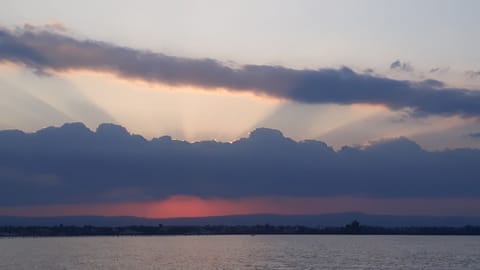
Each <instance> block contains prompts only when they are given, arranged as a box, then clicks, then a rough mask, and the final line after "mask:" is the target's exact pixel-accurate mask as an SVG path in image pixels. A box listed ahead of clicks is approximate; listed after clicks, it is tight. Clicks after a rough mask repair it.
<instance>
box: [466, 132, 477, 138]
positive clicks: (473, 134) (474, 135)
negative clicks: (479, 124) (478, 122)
mask: <svg viewBox="0 0 480 270" xmlns="http://www.w3.org/2000/svg"><path fill="white" fill-rule="evenodd" d="M468 136H470V137H471V138H474V139H480V132H474V133H470V134H468Z"/></svg>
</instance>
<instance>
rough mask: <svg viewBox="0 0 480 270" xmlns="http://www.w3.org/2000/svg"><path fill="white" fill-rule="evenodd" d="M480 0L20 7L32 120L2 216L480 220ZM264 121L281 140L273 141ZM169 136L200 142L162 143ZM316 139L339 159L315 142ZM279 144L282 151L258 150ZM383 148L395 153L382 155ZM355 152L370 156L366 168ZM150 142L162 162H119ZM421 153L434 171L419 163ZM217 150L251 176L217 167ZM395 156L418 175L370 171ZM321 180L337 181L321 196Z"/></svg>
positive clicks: (13, 82)
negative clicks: (315, 147)
mask: <svg viewBox="0 0 480 270" xmlns="http://www.w3.org/2000/svg"><path fill="white" fill-rule="evenodd" d="M479 8H480V3H479V2H478V1H474V0H471V1H469V0H462V1H453V0H452V1H446V0H440V1H433V0H425V1H410V0H408V1H374V0H365V1H353V0H351V1H306V0H298V1H268V0H262V1H216V0H212V1H148V0H142V1H122V3H119V2H118V1H113V0H104V1H93V0H92V1H90V0H85V1H81V2H71V1H68V2H67V1H60V0H56V1H54V0H47V1H27V0H15V1H10V0H5V1H2V9H0V96H1V99H0V130H21V131H23V132H22V133H12V132H11V131H8V132H7V131H5V132H1V133H0V147H3V148H2V149H3V154H2V155H1V157H0V158H1V160H2V162H3V165H0V176H1V175H3V176H2V177H1V178H2V179H3V181H4V182H5V183H4V184H5V185H6V186H8V187H10V188H11V190H9V191H4V192H7V194H5V195H4V196H3V197H4V198H6V199H4V200H2V201H1V202H0V214H2V213H3V214H8V215H15V214H18V215H32V214H35V213H36V214H40V215H52V214H56V215H58V214H62V215H68V214H89V213H90V214H91V213H94V214H108V213H118V214H119V215H120V214H129V215H130V214H132V213H142V215H143V216H149V217H168V216H198V215H215V214H239V213H240V214H244V213H262V212H274V213H286V214H287V213H288V214H291V213H326V212H341V211H363V212H369V213H378V214H419V215H420V214H421V215H429V214H430V215H442V214H444V215H455V214H458V213H461V214H464V215H480V210H479V209H478V207H476V205H478V200H479V194H477V193H475V192H473V193H472V192H469V191H470V190H471V189H472V188H476V187H477V186H478V185H479V184H478V183H477V182H478V181H476V180H475V179H480V173H479V171H478V170H476V169H475V166H473V165H472V164H475V162H480V159H479V154H478V151H479V150H478V148H479V146H480V121H479V116H480V64H479V63H480V55H479V54H478V48H479V47H480V35H479V30H478V27H477V26H478V25H479V23H480V21H479V20H480V19H479V18H478V16H477V14H476V11H477V10H479ZM66 123H83V124H84V126H83V125H80V124H74V125H73V128H72V125H68V124H67V125H65V124H66ZM102 123H112V124H115V125H102ZM52 126H53V127H56V128H53V129H52V128H47V127H52ZM101 127H102V128H101ZM105 127H106V130H107V131H108V132H107V133H106V134H107V135H105V134H104V132H105ZM262 128H267V129H262ZM72 130H73V133H71V132H72ZM256 131H259V132H260V134H263V135H262V136H263V137H262V136H260V137H262V138H263V139H265V138H266V139H265V140H264V141H262V140H261V142H260V143H258V142H256V141H255V138H257V137H256V136H254V135H255V134H257V135H258V134H259V133H258V132H256ZM24 132H25V133H24ZM99 132H100V133H99ZM102 132H103V133H102ZM109 132H113V133H109ZM276 132H280V134H281V136H280V135H279V134H278V133H276ZM77 133H82V134H84V137H81V138H82V139H81V142H77V140H78V139H79V137H78V136H80V135H78V134H77ZM85 134H86V135H85ZM102 134H104V135H102ZM119 134H120V135H119ZM134 134H136V135H139V136H141V137H142V140H141V143H139V142H137V143H138V144H136V143H135V140H137V139H138V138H140V137H138V136H136V135H134ZM252 134H254V135H252ZM165 135H168V136H171V137H170V138H171V140H170V141H169V143H170V144H172V145H177V144H175V143H184V144H185V145H184V146H183V147H184V148H181V147H180V148H177V146H175V147H173V146H171V145H170V146H169V144H167V145H163V146H161V147H160V146H158V145H157V143H158V142H157V141H156V139H155V138H160V137H162V136H165ZM45 136H46V137H45ZM102 136H107V137H108V138H110V140H111V141H113V142H117V143H118V144H119V145H117V147H118V148H120V149H123V147H124V146H120V145H123V144H126V145H127V146H128V147H127V148H128V149H123V150H119V155H124V157H116V158H112V156H111V155H113V156H115V151H114V150H112V149H110V148H106V149H103V151H104V152H96V151H94V149H96V148H97V147H100V145H101V144H102V139H101V138H104V137H102ZM118 136H120V137H122V136H123V137H122V138H124V140H121V139H119V138H118ZM164 138H165V137H164ZM104 139H105V138H104ZM257 139H258V138H257ZM138 140H140V139H138ZM271 140H272V141H271ZM311 140H314V141H315V142H318V143H320V142H321V144H322V145H323V144H325V145H326V146H325V147H327V146H328V149H330V150H329V151H327V152H328V153H327V152H325V153H324V152H321V151H324V149H323V148H321V147H320V148H321V149H320V150H319V151H320V152H321V153H319V155H327V156H322V157H318V156H315V155H314V156H313V158H312V156H311V155H313V154H312V153H310V152H308V151H305V150H303V148H302V147H303V146H304V145H305V142H310V141H311ZM59 141H62V143H58V145H57V144H56V143H55V142H59ZM201 142H203V143H201ZM206 142H210V143H206ZM287 142H288V143H287ZM76 143H78V144H79V145H83V146H84V147H85V149H89V150H88V151H86V152H82V151H80V150H81V149H79V148H71V147H70V146H69V145H70V144H76ZM285 144H287V145H288V144H292V145H295V146H291V147H293V148H292V149H290V148H288V147H287V148H285V149H284V148H282V147H284V146H285ZM392 144H393V145H397V144H399V145H401V146H402V147H403V146H405V147H407V148H408V150H409V151H411V152H408V151H407V152H404V151H402V149H401V148H402V147H400V148H397V147H393V149H391V148H388V147H387V146H389V145H392ZM24 145H31V148H27V149H25V147H24ZM39 145H41V146H39ZM197 145H201V147H200V148H201V149H200V150H199V149H197V148H198V147H197ZM238 145H240V146H238ZM265 145H269V146H268V147H273V149H274V150H275V151H273V150H272V151H273V152H272V155H271V156H266V157H263V158H261V159H260V160H256V159H255V157H256V156H257V154H259V153H261V150H262V147H266V146H265ZM378 145H381V146H384V147H385V149H383V148H382V147H380V148H382V149H381V150H382V151H380V152H381V153H380V156H382V157H383V158H384V159H385V160H387V161H388V162H387V163H383V161H384V160H381V159H380V160H379V159H378V157H376V156H375V157H372V156H371V155H370V152H369V149H370V150H371V149H373V148H375V146H378ZM412 145H413V146H412ZM62 147H63V148H62ZM125 147H126V146H125ZM162 147H166V148H162ZM172 147H173V148H172ZM251 147H253V148H254V149H251ZM147 148H148V149H147ZM257 148H258V149H257ZM297 148H298V149H297ZM62 149H66V150H65V151H67V150H68V151H70V152H68V153H65V151H62ZM100 149H102V148H101V147H100ZM153 149H156V150H157V151H167V152H172V153H171V157H172V158H173V161H172V160H169V159H168V155H164V153H163V152H162V154H159V153H155V151H154V150H153ZM218 149H222V150H218ZM322 149H323V150H322ZM349 149H353V150H352V151H353V152H355V153H357V151H358V153H360V154H359V155H365V159H367V160H369V161H370V162H368V163H367V164H364V166H365V168H366V169H365V170H361V169H359V168H357V167H355V166H354V165H355V162H354V157H353V156H351V155H356V154H352V152H349V151H348V150H349ZM217 150H218V151H220V152H221V153H220V154H219V153H217V152H216V151H217ZM132 151H133V152H134V153H137V154H138V155H139V156H138V159H139V160H143V161H144V162H145V164H148V166H147V165H145V166H146V168H143V167H142V165H140V164H136V163H135V164H134V165H132V169H131V170H132V171H133V172H135V173H136V174H134V173H132V174H128V173H126V172H124V171H122V170H118V171H117V170H116V168H117V166H120V165H121V164H124V165H125V162H126V161H125V160H129V162H133V161H130V159H129V158H130V157H131V156H132V155H133V154H132ZM276 151H278V153H277V152H276ZM247 152H248V153H250V154H252V153H253V154H255V155H254V156H253V157H246V156H243V155H245V153H247ZM7 153H8V154H7ZM212 153H213V154H212ZM279 153H280V154H279ZM322 153H323V154H322ZM419 153H420V155H421V156H424V157H425V159H426V161H418V164H420V165H422V166H420V165H418V164H417V165H414V164H413V165H412V164H410V163H409V160H411V159H412V158H411V157H410V156H409V155H413V156H415V155H418V154H419ZM277 154H279V155H280V158H279V157H278V156H277ZM212 155H213V156H212ZM217 155H220V156H221V157H223V158H225V159H226V162H227V163H228V166H227V168H229V169H230V170H231V172H232V171H235V172H237V176H236V177H232V176H231V175H230V174H229V173H228V171H222V170H220V172H219V171H218V169H217V168H216V167H215V166H211V165H210V164H203V163H202V162H200V161H201V160H203V159H204V160H207V161H210V162H220V161H221V160H222V159H221V158H220V156H217ZM151 156H155V157H157V158H159V159H160V160H164V161H165V162H167V161H168V162H173V163H174V164H173V165H172V166H177V167H178V168H183V169H182V170H185V171H187V172H188V171H191V172H197V173H198V175H196V176H195V177H194V175H193V173H190V174H188V173H186V174H184V175H183V174H180V175H178V174H176V173H175V172H171V171H169V170H167V168H168V167H165V168H164V166H165V165H164V164H156V163H153V164H150V161H149V157H151ZM200 157H204V158H203V159H202V158H200ZM293 157H296V158H297V159H298V162H297V161H294V160H293ZM63 158H67V161H68V162H69V163H68V164H62V162H60V161H61V160H63ZM238 159H240V160H238ZM252 159H253V160H255V161H256V162H257V163H258V164H263V165H264V166H265V168H264V169H259V168H256V169H258V170H260V171H259V173H260V176H259V175H255V174H249V173H250V171H253V172H255V168H252V167H249V166H254V165H253V164H251V160H252ZM277 159H279V160H277ZM390 159H391V160H390ZM43 160H47V161H45V162H43ZM92 160H96V161H97V162H100V163H105V164H106V167H105V168H98V167H96V166H93V165H94V164H95V163H92ZM352 160H353V161H352ZM274 161H275V162H277V163H278V164H283V165H284V166H287V167H288V168H290V167H291V168H292V169H291V171H292V172H288V171H284V170H283V169H282V170H278V169H277V168H276V167H275V166H273V165H272V164H277V163H275V162H274ZM313 161H315V162H319V163H322V164H323V162H327V163H329V162H330V163H332V164H335V165H334V168H337V170H331V171H328V170H327V169H328V168H327V167H325V170H327V172H326V173H327V175H328V176H325V175H324V173H325V172H323V171H322V170H319V169H318V168H324V166H325V165H324V164H323V165H318V164H317V165H315V164H311V163H312V162H313ZM168 162H167V163H168ZM389 162H390V163H389ZM422 162H425V164H424V163H422ZM197 163H201V164H203V165H204V166H205V167H204V168H198V166H197ZM297 163H298V164H297ZM457 163H460V165H458V164H457ZM168 164H169V163H168ZM302 164H303V165H302ZM91 166H93V167H91ZM352 166H353V167H352ZM354 167H355V168H354ZM65 168H70V169H72V170H74V171H76V172H78V173H77V174H74V175H72V174H70V173H68V172H66V169H65ZM82 168H83V169H82ZM142 168H143V169H144V170H146V171H147V172H149V174H150V175H154V176H155V177H150V176H148V175H146V174H145V173H142V172H144V170H143V169H142ZM155 168H159V170H161V169H162V168H164V169H165V170H167V171H166V172H165V173H164V174H162V173H159V172H157V169H155ZM339 168H346V169H344V170H346V171H347V172H348V171H351V172H354V171H355V172H357V173H358V175H357V176H353V174H351V175H348V173H345V172H344V170H341V169H339ZM384 168H390V169H392V170H393V171H398V172H403V169H404V168H407V169H406V170H405V173H404V174H402V173H400V174H399V175H400V176H401V177H400V176H399V177H397V176H395V177H393V176H391V175H387V174H385V175H384V174H382V173H379V175H381V177H378V176H372V175H371V174H370V173H369V172H368V171H377V170H381V171H383V170H386V169H384ZM246 170H248V171H249V173H246V172H245V171H246ZM357 170H360V171H357ZM293 172H295V173H293ZM125 175H127V176H128V177H127V176H125ZM458 175H460V176H458ZM147 176H148V177H147ZM86 178H88V180H87V179H86ZM217 178H218V179H217ZM350 178H355V179H357V180H358V181H360V182H361V183H363V185H360V184H359V185H357V184H352V183H350V181H352V180H351V179H350ZM453 178H455V179H453ZM92 179H94V180H92ZM115 179H117V180H118V179H122V180H121V181H120V180H118V181H120V182H115V181H114V180H115ZM245 179H255V181H259V182H261V183H263V187H262V188H259V187H256V186H255V185H252V184H251V183H250V184H249V181H246V180H245ZM372 179H373V180H372ZM37 180H38V181H37ZM220 180H221V181H223V182H222V184H221V185H220V184H218V183H217V182H218V181H220ZM454 180H455V181H457V182H455V181H454ZM0 181H1V180H0ZM32 181H33V182H34V183H30V182H32ZM182 181H183V182H182ZM275 181H280V182H281V183H282V184H281V185H278V186H280V187H283V189H279V188H275V187H276V186H277V185H276V184H275V183H276V182H275ZM372 181H373V182H372ZM381 181H386V182H388V183H396V184H392V187H396V188H397V189H398V190H403V191H404V192H403V193H402V192H400V193H399V194H393V193H391V190H388V189H386V188H385V187H384V185H385V184H382V183H381ZM412 181H413V182H412ZM415 181H417V182H419V183H421V184H420V187H421V188H419V189H418V190H417V189H416V188H418V187H416V185H415V184H414V183H416V182H415ZM435 181H439V182H440V183H441V184H438V183H437V182H435ZM177 182H182V183H183V185H176V183H177ZM239 182H240V183H244V184H243V185H240V184H238V183H239ZM214 183H216V184H214ZM338 183H343V185H346V186H338ZM36 185H40V187H38V186H36ZM49 185H50V186H49ZM82 185H85V186H86V187H88V188H85V190H84V189H83V188H81V187H82ZM311 185H313V186H317V185H319V186H318V188H320V186H322V185H324V186H322V188H321V189H322V190H323V191H322V192H313V193H309V192H307V191H309V190H310V188H311ZM450 185H454V186H455V188H451V187H450ZM293 186H295V187H296V188H292V187H293ZM427 186H430V187H431V188H430V189H428V188H426V187H427ZM233 187H235V189H234V188H233ZM349 187H351V188H349ZM409 187H411V188H412V189H415V190H417V191H418V192H410V191H409ZM232 189H233V190H234V191H236V192H233V191H231V190H232ZM4 190H5V189H4ZM36 190H41V192H39V191H36ZM119 190H120V191H119ZM152 190H153V191H155V190H168V192H160V191H159V192H153V191H152ZM87 191H88V192H87ZM151 191H152V192H151ZM287 191H291V192H287ZM294 191H295V192H294ZM447 191H448V192H447ZM8 194H17V195H15V196H7V195H8ZM18 194H28V196H25V197H22V196H19V195H18ZM62 194H67V195H68V196H66V195H65V196H64V195H62ZM109 194H110V195H109ZM112 194H117V195H115V196H113V195H112ZM90 195H91V196H92V197H89V196H90ZM112 196H113V197H115V198H111V197H112ZM7 198H10V199H7ZM49 198H50V199H51V200H48V199H49ZM87 198H88V199H87ZM105 198H110V199H105ZM379 204H380V205H382V207H379V206H378V205H379ZM172 205H183V207H182V208H181V209H180V208H175V207H174V206H172ZM219 205H220V206H219ZM222 205H223V206H222ZM309 205H315V206H318V207H313V208H312V207H309ZM419 205H422V207H419ZM35 209H36V210H35ZM39 209H40V210H39ZM113 209H115V210H113ZM132 209H134V210H132ZM135 209H137V210H135ZM138 209H143V210H142V211H140V210H138ZM145 209H146V210H145ZM172 209H176V210H172ZM192 209H193V210H192Z"/></svg>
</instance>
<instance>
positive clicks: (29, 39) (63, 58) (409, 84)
mask: <svg viewBox="0 0 480 270" xmlns="http://www.w3.org/2000/svg"><path fill="white" fill-rule="evenodd" d="M0 61H8V62H14V63H17V64H22V65H25V66H27V67H29V68H31V69H33V70H34V71H36V72H37V73H39V74H48V73H51V72H66V71H71V70H82V69H87V70H92V71H101V72H110V73H112V74H115V75H117V76H119V77H123V78H127V79H140V80H144V81H148V82H153V83H164V84H170V85H193V86H198V87H202V88H207V89H212V90H214V89H216V88H225V89H229V90H230V91H248V92H253V93H255V94H257V95H262V96H269V97H273V98H280V99H287V100H291V101H295V102H301V103H323V104H325V103H333V104H358V103H363V104H380V105H384V106H387V107H388V108H390V109H392V110H403V109H406V110H409V111H411V112H413V115H427V114H435V115H445V116H450V115H460V116H464V117H478V116H479V115H480V91H473V90H468V89H461V88H450V87H446V86H444V85H443V84H442V83H441V82H438V81H433V80H427V81H421V82H414V81H404V80H394V79H389V78H385V77H380V76H377V75H373V74H369V73H357V72H354V71H353V70H351V69H350V68H347V67H343V68H340V69H328V68H325V69H317V70H297V69H291V68H287V67H281V66H269V65H244V66H239V67H232V65H227V64H224V63H221V62H219V61H216V60H213V59H191V58H182V57H174V56H168V55H165V54H162V53H155V52H151V51H145V50H137V49H132V48H126V47H120V46H116V45H114V44H109V43H104V42H99V41H94V40H78V39H75V38H72V37H69V36H67V35H64V34H62V33H58V32H49V31H44V30H28V29H27V30H22V31H15V32H12V31H9V30H5V29H3V30H0ZM408 66H409V65H407V64H405V63H401V62H399V61H398V63H397V61H396V62H394V63H392V68H394V69H397V68H401V69H405V68H406V69H408Z"/></svg>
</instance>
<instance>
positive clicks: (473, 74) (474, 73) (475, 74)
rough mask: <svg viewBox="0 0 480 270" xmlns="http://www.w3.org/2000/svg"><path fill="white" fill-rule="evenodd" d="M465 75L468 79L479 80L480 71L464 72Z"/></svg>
mask: <svg viewBox="0 0 480 270" xmlns="http://www.w3.org/2000/svg"><path fill="white" fill-rule="evenodd" d="M465 75H467V77H468V78H470V79H476V78H480V71H476V70H468V71H465Z"/></svg>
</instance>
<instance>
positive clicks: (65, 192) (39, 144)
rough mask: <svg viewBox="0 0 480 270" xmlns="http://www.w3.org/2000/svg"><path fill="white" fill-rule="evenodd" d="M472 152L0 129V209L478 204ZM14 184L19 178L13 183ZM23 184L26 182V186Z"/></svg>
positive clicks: (254, 137) (478, 172) (477, 155)
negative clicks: (160, 203) (275, 200)
mask: <svg viewBox="0 0 480 270" xmlns="http://www.w3.org/2000/svg"><path fill="white" fill-rule="evenodd" d="M479 162H480V150H476V149H455V150H444V151H437V152H428V151H425V150H423V149H422V148H421V147H420V146H418V145H417V144H416V143H415V142H413V141H411V140H409V139H406V138H398V139H392V140H383V141H378V142H374V143H372V144H370V145H368V146H364V147H344V148H342V149H341V150H339V151H335V150H333V149H332V148H331V147H329V146H328V145H326V144H325V143H323V142H320V141H314V140H307V141H300V142H297V141H294V140H292V139H289V138H286V137H284V136H283V134H282V133H281V132H280V131H278V130H272V129H267V128H259V129H256V130H254V131H253V132H251V133H250V135H249V137H247V138H242V139H239V140H237V141H235V142H233V143H221V142H215V141H203V142H196V143H189V142H185V141H178V140H173V139H172V138H171V137H168V136H164V137H160V138H155V139H152V140H146V139H144V138H143V137H141V136H138V135H132V134H130V133H129V132H128V131H127V130H126V129H125V128H123V127H121V126H117V125H113V124H102V125H100V126H99V127H98V128H97V130H96V131H91V130H89V129H88V128H86V127H85V126H84V125H83V124H80V123H74V124H65V125H64V126H62V127H60V128H55V127H50V128H46V129H42V130H39V131H37V132H35V133H24V132H21V131H1V132H0V164H2V165H1V168H0V186H1V187H2V188H1V189H0V206H14V205H46V204H65V203H109V202H134V201H139V202H140V201H152V200H159V199H164V198H167V197H169V196H173V195H181V194H183V195H189V196H200V197H204V198H208V197H220V198H241V197H261V196H292V197H332V196H337V197H338V196H350V197H355V196H357V197H358V196H360V197H370V198H447V197H449V198H478V197H479V196H480V181H479V180H478V179H480V167H479V166H478V164H479ZM19 179H20V180H19ZM29 179H30V180H29Z"/></svg>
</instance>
